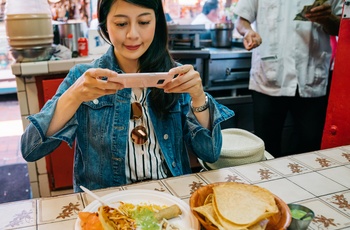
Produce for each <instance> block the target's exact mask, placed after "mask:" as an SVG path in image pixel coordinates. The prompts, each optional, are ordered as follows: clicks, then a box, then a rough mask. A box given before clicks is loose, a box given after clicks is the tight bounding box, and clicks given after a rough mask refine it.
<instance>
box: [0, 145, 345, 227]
mask: <svg viewBox="0 0 350 230" xmlns="http://www.w3.org/2000/svg"><path fill="white" fill-rule="evenodd" d="M220 181H235V182H244V183H249V184H256V185H258V186H261V187H264V188H266V189H268V190H270V191H271V192H273V193H274V194H275V195H277V196H279V197H280V198H282V199H283V200H284V201H285V202H286V203H297V204H302V205H305V206H307V207H309V208H311V209H312V210H313V211H314V212H315V218H314V220H313V222H312V223H311V225H310V227H309V229H312V230H314V229H315V230H316V229H318V230H320V229H327V230H331V229H350V145H347V146H340V147H336V148H330V149H324V150H320V151H314V152H309V153H303V154H298V155H292V156H287V157H283V158H276V159H271V160H266V161H261V162H258V163H253V164H247V165H241V166H236V167H228V168H223V169H219V170H212V171H203V172H199V173H193V174H190V175H184V176H180V177H171V178H167V179H164V180H157V181H148V182H142V183H136V184H131V185H127V186H121V187H114V188H108V189H101V190H95V191H96V194H97V195H99V196H103V195H106V194H108V193H111V192H114V191H119V190H128V189H150V190H158V191H163V192H166V193H170V194H172V195H174V196H176V197H179V198H180V199H182V200H184V201H185V202H187V203H188V202H189V198H190V196H191V194H192V193H193V192H194V191H195V190H196V189H198V188H199V187H201V186H204V185H206V184H209V183H214V182H220ZM92 201H93V198H92V197H90V196H89V195H87V194H85V193H74V194H69V195H62V196H57V197H50V198H38V199H30V200H23V201H17V202H11V203H5V204H1V205H0V213H1V218H0V229H23V230H32V229H33V230H34V229H38V230H42V229H45V230H47V229H50V230H56V229H57V230H62V229H74V225H75V221H76V218H77V215H78V212H79V211H80V210H83V209H84V207H85V206H87V205H88V204H89V203H91V202H92Z"/></svg>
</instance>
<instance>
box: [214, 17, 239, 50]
mask: <svg viewBox="0 0 350 230" xmlns="http://www.w3.org/2000/svg"><path fill="white" fill-rule="evenodd" d="M233 28H234V25H233V23H216V24H214V25H212V28H210V34H211V42H212V46H214V47H231V46H232V32H233Z"/></svg>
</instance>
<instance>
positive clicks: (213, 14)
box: [191, 0, 220, 39]
mask: <svg viewBox="0 0 350 230" xmlns="http://www.w3.org/2000/svg"><path fill="white" fill-rule="evenodd" d="M219 21H220V16H219V3H218V1H217V0H209V1H206V2H205V3H204V5H203V8H202V13H200V14H198V15H197V16H196V17H195V18H194V19H193V21H192V22H191V24H192V25H201V24H204V25H205V28H206V29H207V31H208V32H207V33H202V34H200V38H201V39H211V34H210V31H209V29H210V27H211V25H213V24H215V23H218V22H219Z"/></svg>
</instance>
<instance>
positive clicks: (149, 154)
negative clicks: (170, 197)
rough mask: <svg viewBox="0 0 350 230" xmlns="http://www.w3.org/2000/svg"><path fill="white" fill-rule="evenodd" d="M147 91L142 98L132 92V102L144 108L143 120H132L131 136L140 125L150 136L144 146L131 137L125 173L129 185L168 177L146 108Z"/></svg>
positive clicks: (130, 125)
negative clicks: (133, 140)
mask: <svg viewBox="0 0 350 230" xmlns="http://www.w3.org/2000/svg"><path fill="white" fill-rule="evenodd" d="M146 90H147V88H144V89H143V91H142V95H141V97H140V98H136V95H135V94H134V93H133V92H132V97H131V98H132V99H131V102H130V103H132V102H134V101H138V102H140V104H141V106H142V113H143V118H142V119H143V120H142V121H141V119H138V120H130V122H129V135H130V133H131V130H132V129H133V128H135V127H136V126H138V125H143V126H144V127H145V128H146V130H147V134H148V141H147V142H146V143H145V144H143V145H139V144H134V143H133V142H132V141H131V138H130V136H129V142H128V149H127V152H126V159H125V164H126V167H125V171H126V172H125V173H126V181H127V183H128V184H129V183H134V182H138V181H142V180H147V179H154V180H158V179H163V178H166V177H167V174H166V170H165V168H164V167H165V160H164V157H163V154H162V153H161V150H160V146H159V144H158V141H157V139H156V135H155V133H154V128H153V125H152V122H151V119H150V117H149V115H148V107H147V106H146V103H147V102H146Z"/></svg>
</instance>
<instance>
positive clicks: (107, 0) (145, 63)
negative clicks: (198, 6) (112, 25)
mask: <svg viewBox="0 0 350 230" xmlns="http://www.w3.org/2000/svg"><path fill="white" fill-rule="evenodd" d="M116 1H126V2H128V3H131V4H135V5H138V6H142V7H146V8H149V9H153V10H154V13H155V16H156V29H155V36H154V39H153V41H152V43H151V45H150V47H149V49H148V50H147V51H146V52H145V53H144V54H143V55H142V56H141V57H140V59H139V72H141V73H147V72H167V71H168V70H169V69H171V68H172V67H174V66H176V64H175V62H174V60H173V58H172V57H171V55H170V53H169V49H168V27H167V23H166V19H165V14H164V10H163V5H162V0H99V1H98V4H97V17H98V20H99V33H100V35H101V36H102V37H103V39H104V40H106V42H108V43H110V44H111V42H110V38H109V35H108V33H107V25H106V24H107V15H108V13H109V11H110V8H111V6H112V4H113V3H114V2H116ZM150 96H151V106H152V108H153V110H154V111H155V112H156V114H157V115H158V116H159V117H162V116H164V115H166V114H168V112H169V109H170V108H171V107H172V106H173V105H174V104H175V103H176V101H177V100H178V98H179V95H178V94H172V93H164V91H163V90H162V89H158V88H152V89H151V94H150Z"/></svg>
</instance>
